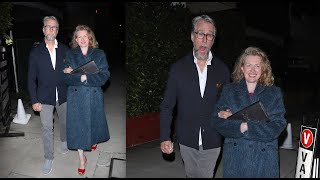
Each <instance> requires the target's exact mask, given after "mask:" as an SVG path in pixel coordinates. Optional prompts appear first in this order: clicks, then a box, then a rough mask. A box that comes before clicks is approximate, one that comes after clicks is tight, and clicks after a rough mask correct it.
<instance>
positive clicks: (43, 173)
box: [43, 160, 53, 175]
mask: <svg viewBox="0 0 320 180" xmlns="http://www.w3.org/2000/svg"><path fill="white" fill-rule="evenodd" d="M52 165H53V160H52V163H51V169H50V171H49V172H48V173H43V174H44V175H48V174H50V173H51V171H52Z"/></svg>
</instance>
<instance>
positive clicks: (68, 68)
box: [63, 66, 73, 74]
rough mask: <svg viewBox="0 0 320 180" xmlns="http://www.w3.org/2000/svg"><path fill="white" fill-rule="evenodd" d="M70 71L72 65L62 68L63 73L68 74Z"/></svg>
mask: <svg viewBox="0 0 320 180" xmlns="http://www.w3.org/2000/svg"><path fill="white" fill-rule="evenodd" d="M71 71H73V69H72V67H70V66H69V67H67V68H64V70H63V72H64V73H67V74H70V73H71Z"/></svg>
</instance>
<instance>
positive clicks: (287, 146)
mask: <svg viewBox="0 0 320 180" xmlns="http://www.w3.org/2000/svg"><path fill="white" fill-rule="evenodd" d="M280 148H282V149H294V147H293V144H292V130H291V123H288V124H287V137H286V139H285V140H284V142H283V144H282V146H280Z"/></svg>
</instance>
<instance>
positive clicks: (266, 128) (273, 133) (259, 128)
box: [245, 88, 287, 142]
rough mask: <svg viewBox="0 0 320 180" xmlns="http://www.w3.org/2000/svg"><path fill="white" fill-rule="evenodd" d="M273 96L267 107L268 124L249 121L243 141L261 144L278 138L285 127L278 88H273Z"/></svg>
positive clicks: (281, 100) (285, 122)
mask: <svg viewBox="0 0 320 180" xmlns="http://www.w3.org/2000/svg"><path fill="white" fill-rule="evenodd" d="M273 95H274V97H275V98H273V99H270V100H269V105H268V107H269V109H270V110H269V111H268V116H269V119H270V122H256V121H249V122H248V131H247V132H246V133H245V139H248V140H254V141H262V142H269V141H273V140H275V139H277V138H278V137H279V136H280V134H281V132H282V131H283V130H284V128H285V127H286V124H287V121H286V119H285V117H284V115H285V107H284V104H283V96H282V93H281V90H280V88H275V91H274V92H273Z"/></svg>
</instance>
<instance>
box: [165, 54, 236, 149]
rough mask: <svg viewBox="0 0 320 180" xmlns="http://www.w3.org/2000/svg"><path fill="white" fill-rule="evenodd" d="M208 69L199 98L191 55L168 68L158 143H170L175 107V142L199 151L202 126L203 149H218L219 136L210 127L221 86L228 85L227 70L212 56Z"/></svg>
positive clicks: (220, 138)
mask: <svg viewBox="0 0 320 180" xmlns="http://www.w3.org/2000/svg"><path fill="white" fill-rule="evenodd" d="M207 69H208V71H207V72H208V74H207V82H206V87H205V91H204V95H203V98H202V97H201V92H200V87H199V78H198V71H197V67H196V64H195V63H194V57H193V54H192V52H191V53H189V54H188V55H186V56H185V57H183V58H182V59H180V60H179V61H177V62H176V63H174V64H173V65H172V66H171V69H170V73H169V79H168V81H167V86H166V90H165V95H164V100H163V101H162V103H161V106H160V109H161V111H160V141H161V142H162V141H165V140H170V135H171V128H170V127H171V123H172V119H173V118H172V112H173V109H174V107H175V105H176V104H177V118H176V122H175V123H176V124H175V127H176V128H175V130H176V132H175V133H176V137H177V142H178V143H180V144H183V145H185V146H188V147H192V148H194V149H199V129H200V127H201V129H202V132H201V134H202V135H201V136H202V146H203V149H212V148H217V147H220V146H221V143H222V142H221V141H222V137H221V135H220V134H219V133H218V132H217V131H216V130H215V128H213V127H212V126H211V125H210V124H211V122H210V121H211V116H212V112H213V110H214V107H215V104H216V102H217V99H218V97H219V94H220V91H221V88H222V86H223V85H224V84H226V83H229V82H230V71H229V69H228V67H227V66H226V65H225V64H224V63H223V62H222V61H221V60H220V59H218V58H217V57H215V56H213V58H212V61H211V65H208V66H207Z"/></svg>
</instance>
